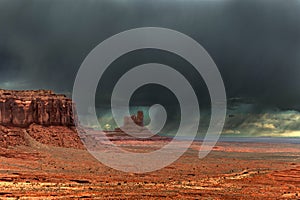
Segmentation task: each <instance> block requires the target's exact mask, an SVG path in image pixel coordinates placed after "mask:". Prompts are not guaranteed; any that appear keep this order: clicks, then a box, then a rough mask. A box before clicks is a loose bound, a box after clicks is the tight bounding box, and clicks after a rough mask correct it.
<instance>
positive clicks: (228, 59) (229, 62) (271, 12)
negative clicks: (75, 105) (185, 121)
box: [0, 0, 300, 136]
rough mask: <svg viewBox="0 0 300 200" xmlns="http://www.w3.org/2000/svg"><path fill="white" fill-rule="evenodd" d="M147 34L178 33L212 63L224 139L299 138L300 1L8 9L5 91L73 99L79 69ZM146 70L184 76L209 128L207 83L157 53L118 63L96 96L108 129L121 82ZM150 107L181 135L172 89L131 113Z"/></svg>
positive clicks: (0, 58)
mask: <svg viewBox="0 0 300 200" xmlns="http://www.w3.org/2000/svg"><path fill="white" fill-rule="evenodd" d="M148 26H151V27H164V28H170V29H174V30H177V31H180V32H182V33H184V34H186V35H188V36H190V37H192V38H193V39H195V40H196V41H197V42H199V43H200V44H201V45H202V46H203V47H204V48H205V49H206V50H207V52H208V53H209V54H210V56H211V57H212V58H213V60H214V61H215V63H216V65H217V66H218V68H219V71H220V73H221V75H222V77H223V81H224V84H225V88H226V93H227V97H228V108H229V109H228V117H227V120H226V124H225V128H224V132H223V134H224V135H239V136H300V122H299V120H300V113H299V111H300V78H299V75H300V37H299V35H300V1H299V0H290V1H286V0H243V1H241V0H185V1H184V0H158V1H153V0H149V1H141V0H131V1H129V0H84V1H83V0H72V1H71V0H44V1H39V0H26V1H22V0H1V1H0V88H4V89H40V88H43V89H52V90H54V91H56V92H60V93H66V94H69V95H70V94H71V93H72V87H73V83H74V79H75V76H76V73H77V70H78V69H79V67H80V65H81V63H82V61H83V60H84V58H85V57H86V56H87V55H88V53H89V52H90V51H91V50H92V49H93V48H94V47H95V46H96V45H98V44H99V43H100V42H102V41H104V40H105V39H107V38H108V37H110V36H112V35H114V34H117V33H119V32H122V31H125V30H128V29H132V28H138V27H148ZM147 62H159V63H163V64H167V65H169V66H172V67H174V68H175V69H177V70H178V71H180V72H181V73H182V74H183V75H184V76H185V77H187V79H188V80H189V81H190V83H191V85H192V86H193V88H194V89H195V91H196V95H197V97H198V99H199V102H200V107H201V109H202V110H203V111H204V112H203V113H204V117H202V119H203V120H202V121H203V123H204V124H207V123H208V122H207V121H208V120H209V109H210V105H209V102H210V101H209V96H208V92H207V88H206V85H205V83H204V82H203V80H202V79H201V76H200V75H197V74H196V73H193V72H194V71H193V68H192V66H190V65H189V63H187V62H186V61H185V60H182V59H180V58H178V57H177V56H176V55H173V54H170V53H168V52H162V51H158V50H141V51H136V52H132V53H130V54H128V55H124V56H122V57H120V58H119V59H118V60H116V61H115V62H114V63H112V65H111V66H110V68H109V70H108V71H107V72H105V77H104V78H103V80H102V81H103V83H104V84H102V87H101V86H99V89H98V92H97V98H96V104H97V106H98V107H99V112H100V114H99V118H103V119H104V118H105V119H104V121H105V122H109V123H111V117H109V112H108V113H106V111H104V110H105V109H106V108H107V106H108V105H109V99H110V93H111V90H112V89H113V86H114V83H115V82H116V81H117V79H118V77H120V76H121V75H122V73H124V72H126V71H128V70H129V69H131V68H132V67H134V66H136V65H138V64H143V63H147ZM153 103H161V104H162V105H166V107H167V111H168V116H169V118H170V120H169V123H170V124H171V126H170V127H172V128H173V127H176V124H177V123H178V122H176V121H177V120H178V116H179V114H178V108H177V107H178V105H177V104H178V102H177V101H176V99H174V95H173V94H172V93H171V92H169V91H167V90H166V89H165V88H162V87H159V86H156V85H154V86H145V87H143V88H141V89H140V90H139V91H137V92H136V93H135V95H134V97H133V102H132V106H139V107H143V108H145V109H146V108H147V106H149V105H151V104H153ZM101 113H105V114H102V115H101ZM169 118H168V119H169ZM203 127H205V125H203ZM200 129H201V128H200ZM203 129H205V128H203Z"/></svg>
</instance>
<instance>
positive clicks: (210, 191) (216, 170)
mask: <svg viewBox="0 0 300 200" xmlns="http://www.w3.org/2000/svg"><path fill="white" fill-rule="evenodd" d="M157 143H159V141H153V144H151V142H142V141H139V142H137V141H136V142H135V141H132V142H119V144H120V145H123V146H124V145H125V146H126V145H127V146H129V147H135V148H137V146H138V148H143V145H146V146H147V145H148V146H149V145H150V146H151V145H154V146H155V145H157ZM179 143H180V142H179ZM29 144H30V145H26V146H24V145H23V146H22V145H20V146H15V147H8V148H1V151H0V198H3V199H18V198H19V199H72V198H73V199H78V198H86V199H91V198H95V199H162V198H167V199H300V146H299V144H298V145H296V144H267V143H234V142H227V143H226V142H223V143H218V144H217V146H216V147H215V148H214V150H213V151H212V152H211V153H210V154H209V155H208V156H207V157H205V158H204V159H199V158H198V149H199V146H200V142H194V143H193V145H192V146H191V147H190V149H189V150H188V151H187V152H186V153H185V154H184V155H183V156H182V157H181V158H180V159H178V160H177V161H176V162H174V163H173V164H171V165H169V166H168V167H165V168H163V169H161V170H158V171H155V172H150V173H144V174H134V173H125V172H120V171H117V170H114V169H111V168H109V167H107V166H105V165H103V164H101V163H100V162H99V161H97V160H96V159H95V158H93V157H92V156H91V155H90V154H89V153H88V152H87V151H86V150H80V149H74V148H62V147H54V146H50V145H44V144H41V143H38V142H36V141H34V140H32V141H30V142H29Z"/></svg>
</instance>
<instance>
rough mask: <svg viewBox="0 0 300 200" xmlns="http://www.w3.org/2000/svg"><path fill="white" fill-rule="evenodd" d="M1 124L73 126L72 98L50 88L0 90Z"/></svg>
mask: <svg viewBox="0 0 300 200" xmlns="http://www.w3.org/2000/svg"><path fill="white" fill-rule="evenodd" d="M0 124H1V125H7V126H17V127H28V126H29V125H30V124H39V125H44V126H73V125H74V118H73V112H72V100H71V99H69V98H67V97H66V96H65V95H61V94H55V93H54V92H53V91H50V90H25V91H17V90H0Z"/></svg>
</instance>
